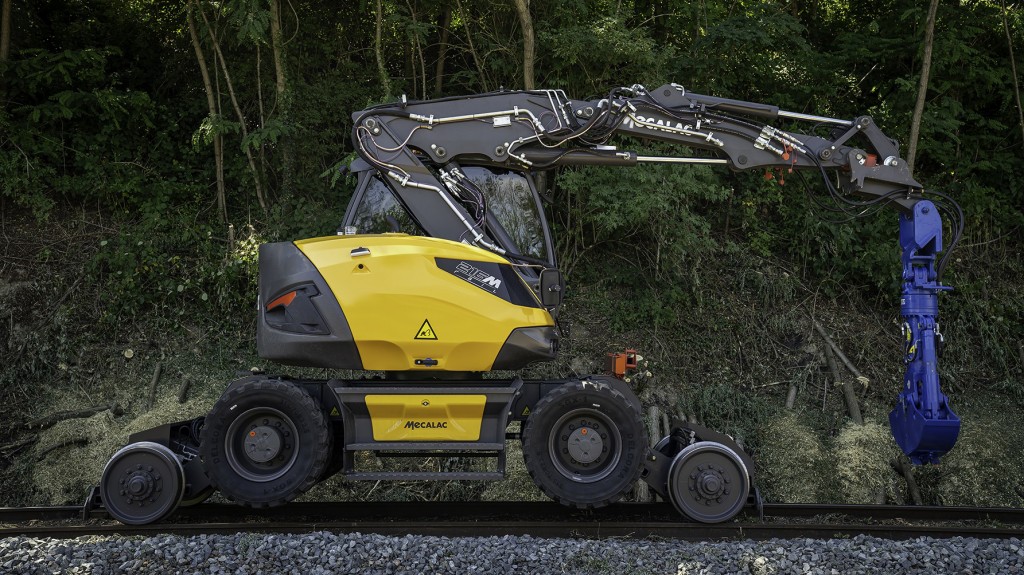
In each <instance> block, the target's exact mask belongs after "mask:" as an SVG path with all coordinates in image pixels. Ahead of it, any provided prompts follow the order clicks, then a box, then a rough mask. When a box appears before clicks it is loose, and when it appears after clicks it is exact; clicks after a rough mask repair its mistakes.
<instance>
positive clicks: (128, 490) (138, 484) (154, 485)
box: [121, 465, 160, 503]
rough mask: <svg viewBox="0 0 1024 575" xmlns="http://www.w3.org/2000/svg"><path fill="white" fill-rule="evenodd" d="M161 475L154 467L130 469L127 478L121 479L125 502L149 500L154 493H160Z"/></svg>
mask: <svg viewBox="0 0 1024 575" xmlns="http://www.w3.org/2000/svg"><path fill="white" fill-rule="evenodd" d="M159 481H160V474H159V473H156V472H154V471H153V467H152V466H147V467H145V468H144V467H143V466H141V465H139V466H137V468H136V469H129V470H127V471H126V472H125V477H124V478H122V479H121V486H122V487H123V488H124V489H121V495H124V498H125V501H127V502H128V503H134V502H136V501H139V502H141V501H143V500H145V499H148V498H149V497H150V496H151V495H153V494H154V493H160V485H159V483H158V482H159Z"/></svg>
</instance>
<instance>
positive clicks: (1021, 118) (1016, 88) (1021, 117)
mask: <svg viewBox="0 0 1024 575" xmlns="http://www.w3.org/2000/svg"><path fill="white" fill-rule="evenodd" d="M1000 5H1001V6H1002V8H1003V30H1004V31H1005V32H1006V47H1007V49H1009V51H1010V72H1011V73H1012V74H1013V96H1014V98H1016V100H1017V122H1018V123H1019V124H1020V135H1021V138H1024V108H1022V107H1021V105H1020V84H1019V83H1018V81H1017V62H1016V60H1015V59H1014V57H1013V37H1012V36H1010V24H1009V23H1008V22H1007V18H1006V2H1005V0H1001V1H1000Z"/></svg>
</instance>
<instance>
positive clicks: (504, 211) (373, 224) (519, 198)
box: [344, 166, 554, 275]
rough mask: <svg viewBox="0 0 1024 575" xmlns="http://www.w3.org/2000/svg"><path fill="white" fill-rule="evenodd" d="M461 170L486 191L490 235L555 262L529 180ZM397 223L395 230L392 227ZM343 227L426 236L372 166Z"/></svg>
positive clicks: (505, 244) (500, 173) (479, 169)
mask: <svg viewBox="0 0 1024 575" xmlns="http://www.w3.org/2000/svg"><path fill="white" fill-rule="evenodd" d="M462 171H463V173H464V174H465V175H466V177H467V178H469V179H470V180H472V182H473V183H474V184H475V185H476V186H477V187H478V188H479V189H480V191H481V192H482V193H483V194H484V198H485V200H486V203H487V214H488V216H487V220H486V226H487V234H486V235H487V236H488V238H489V240H490V241H492V242H495V243H497V244H498V245H500V246H502V247H503V248H505V249H506V250H508V251H510V252H513V253H517V254H522V255H524V256H529V257H531V258H534V259H539V260H543V261H545V262H548V264H549V265H550V266H552V267H553V266H554V257H553V254H554V251H553V250H552V249H551V235H550V232H549V231H548V228H547V225H546V224H545V221H544V210H543V207H542V206H541V203H540V197H539V196H538V195H537V192H536V191H535V190H534V187H533V185H532V184H531V183H530V180H529V179H528V178H526V177H525V176H523V175H522V174H519V173H516V172H512V171H508V170H496V169H490V168H482V167H476V166H468V167H463V168H462ZM389 219H390V221H389ZM395 223H397V225H398V229H397V230H395V229H394V227H393V226H394V224H395ZM344 226H346V227H349V226H351V227H355V228H356V233H360V234H381V233H386V232H393V231H398V232H401V233H406V234H410V235H420V236H421V235H424V232H423V229H422V228H421V227H420V226H419V225H418V224H417V223H416V220H415V219H414V218H413V217H412V216H411V215H410V214H409V212H408V211H406V209H405V207H404V206H402V204H401V203H399V201H398V200H397V199H396V198H395V195H394V194H393V193H392V192H391V189H390V188H388V186H387V185H385V184H384V182H383V181H382V180H381V179H380V177H379V176H378V175H377V174H375V173H374V172H373V171H372V170H367V171H365V172H362V173H361V174H360V178H359V186H358V187H357V189H356V192H355V194H354V195H353V197H352V201H351V203H350V204H349V206H348V210H347V211H346V214H345V222H344ZM529 275H535V274H529Z"/></svg>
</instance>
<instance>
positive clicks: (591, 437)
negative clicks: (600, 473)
mask: <svg viewBox="0 0 1024 575" xmlns="http://www.w3.org/2000/svg"><path fill="white" fill-rule="evenodd" d="M568 447H569V455H571V456H572V458H573V459H575V460H576V461H579V462H580V463H584V464H586V463H593V462H595V461H597V459H598V458H599V457H601V452H602V451H603V450H604V440H602V439H601V436H600V435H599V434H598V433H597V432H596V431H595V430H593V429H591V428H589V427H585V426H584V427H580V428H578V429H576V430H575V431H573V432H572V433H570V434H569V446H568Z"/></svg>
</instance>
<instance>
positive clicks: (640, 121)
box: [623, 115, 693, 131]
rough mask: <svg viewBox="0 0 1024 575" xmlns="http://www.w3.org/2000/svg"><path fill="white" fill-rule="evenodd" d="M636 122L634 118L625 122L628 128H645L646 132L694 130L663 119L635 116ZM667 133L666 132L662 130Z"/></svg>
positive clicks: (680, 123) (688, 126)
mask: <svg viewBox="0 0 1024 575" xmlns="http://www.w3.org/2000/svg"><path fill="white" fill-rule="evenodd" d="M635 117H636V120H635V121H634V120H633V118H632V117H627V118H626V119H625V121H624V122H623V123H624V124H625V125H626V127H627V128H643V129H645V130H661V128H672V129H674V130H692V129H693V126H691V125H684V124H683V123H682V122H674V123H673V120H663V119H661V118H654V117H651V118H645V117H644V116H640V115H635ZM661 131H666V130H661Z"/></svg>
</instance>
